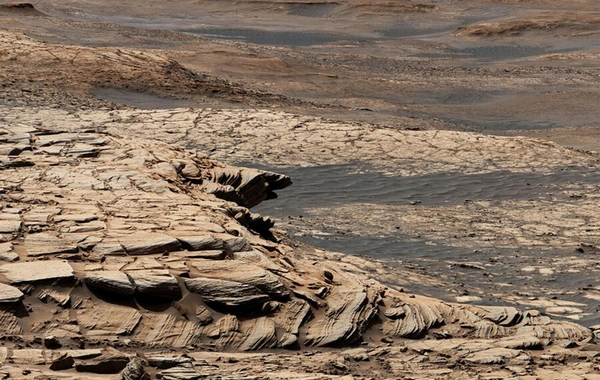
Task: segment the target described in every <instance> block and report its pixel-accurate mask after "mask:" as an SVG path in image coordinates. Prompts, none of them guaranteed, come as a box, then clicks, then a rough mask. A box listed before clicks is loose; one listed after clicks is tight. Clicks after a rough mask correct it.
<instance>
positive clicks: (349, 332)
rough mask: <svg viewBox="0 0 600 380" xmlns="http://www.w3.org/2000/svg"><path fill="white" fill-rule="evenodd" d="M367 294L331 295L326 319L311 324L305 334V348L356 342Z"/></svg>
mask: <svg viewBox="0 0 600 380" xmlns="http://www.w3.org/2000/svg"><path fill="white" fill-rule="evenodd" d="M367 303H368V299H367V293H366V292H365V291H362V290H357V291H345V292H336V293H332V295H331V296H329V298H328V302H327V310H326V311H325V313H326V315H327V318H324V319H319V320H318V321H316V322H315V323H313V324H312V325H311V326H310V327H309V328H308V331H307V333H306V339H305V341H304V343H305V344H306V345H307V346H328V345H342V344H349V343H353V342H355V341H357V340H358V339H359V338H360V334H361V333H362V331H361V329H362V325H363V324H364V323H368V321H365V320H360V317H361V314H362V312H363V311H364V309H365V308H366V307H367Z"/></svg>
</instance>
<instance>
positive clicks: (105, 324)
mask: <svg viewBox="0 0 600 380" xmlns="http://www.w3.org/2000/svg"><path fill="white" fill-rule="evenodd" d="M141 318H142V316H141V314H140V313H139V312H138V311H137V310H136V309H134V308H131V307H126V306H117V305H111V304H98V305H97V306H94V305H92V304H90V303H85V304H84V305H82V306H80V308H79V309H78V310H77V320H78V322H79V325H80V326H81V327H83V328H85V329H86V330H88V331H87V335H88V336H109V337H110V336H118V335H131V333H132V332H133V330H134V329H135V327H136V326H137V325H138V323H139V322H140V320H141Z"/></svg>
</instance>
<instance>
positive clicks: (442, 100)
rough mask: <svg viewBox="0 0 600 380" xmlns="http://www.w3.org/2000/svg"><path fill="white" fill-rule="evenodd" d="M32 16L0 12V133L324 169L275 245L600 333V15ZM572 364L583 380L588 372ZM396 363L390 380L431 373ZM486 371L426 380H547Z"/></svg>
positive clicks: (186, 5) (552, 5)
mask: <svg viewBox="0 0 600 380" xmlns="http://www.w3.org/2000/svg"><path fill="white" fill-rule="evenodd" d="M34 5H35V9H33V8H29V7H17V6H6V5H5V6H2V7H0V26H1V28H2V29H1V30H0V64H1V69H0V86H2V87H1V88H0V121H1V122H3V123H6V124H7V125H10V126H15V125H24V126H29V127H38V128H42V129H47V130H52V131H55V132H58V131H82V130H88V131H95V132H109V133H112V134H115V135H118V136H128V137H130V138H131V137H140V136H143V137H146V138H154V139H159V140H161V141H164V142H167V143H170V144H172V145H173V146H177V147H181V148H187V149H193V150H198V151H199V152H200V153H202V154H206V155H208V156H209V157H211V158H214V159H218V160H220V161H223V162H227V163H231V164H240V163H242V164H245V165H260V166H263V167H275V168H280V169H281V170H282V171H284V172H285V171H286V170H290V171H291V172H294V170H296V168H297V167H300V166H302V167H314V168H316V169H315V170H317V171H318V170H321V171H320V172H317V173H320V175H321V176H322V178H321V179H319V178H318V176H316V180H315V179H314V178H315V176H314V175H313V177H312V178H313V179H312V180H311V179H310V178H311V177H310V176H306V177H302V176H303V175H305V174H303V173H304V172H300V171H296V172H294V173H297V175H298V177H296V178H294V177H293V178H292V179H293V180H294V181H299V183H298V185H297V186H298V188H299V190H298V192H297V193H293V192H291V193H289V194H290V196H289V197H290V198H285V197H286V192H285V191H284V192H282V193H281V194H280V195H281V198H280V200H281V203H273V208H271V209H269V208H268V207H267V208H265V209H264V211H262V210H263V209H262V208H261V212H267V213H276V214H278V215H277V216H278V218H279V219H278V223H279V224H278V226H277V228H283V229H285V230H287V231H289V232H291V233H292V234H296V235H297V237H298V238H304V240H305V241H311V242H312V241H314V242H315V243H317V244H319V242H321V243H322V244H321V246H322V247H323V248H325V249H328V250H343V249H342V248H344V247H346V248H347V247H349V246H352V245H355V246H356V247H358V246H359V245H360V244H359V243H358V242H360V241H361V240H360V239H361V238H368V239H370V240H368V241H369V242H370V243H369V244H371V246H370V247H369V246H368V245H367V248H366V249H364V250H358V249H356V247H354V248H355V249H354V250H352V249H349V250H348V252H351V253H361V254H363V255H367V256H371V258H373V257H374V258H377V259H379V260H382V261H381V262H379V263H370V262H368V261H365V262H364V264H363V265H364V266H366V267H369V266H370V265H373V267H371V270H372V273H376V275H375V274H374V275H373V276H374V277H376V278H377V279H379V280H381V281H383V282H385V283H386V284H391V285H394V286H396V287H404V288H406V289H409V290H413V291H421V292H425V293H426V294H429V295H435V296H436V297H441V298H443V299H446V300H449V301H458V302H462V303H467V304H469V303H473V304H477V303H491V304H511V305H514V306H516V307H520V308H536V309H539V310H541V311H542V312H543V313H547V314H549V315H552V316H554V317H559V318H569V319H571V320H579V321H581V322H582V323H585V324H586V325H587V326H590V325H593V324H597V323H598V310H597V306H596V305H597V300H598V298H599V295H598V294H600V293H599V290H598V289H600V284H599V283H598V280H597V270H598V261H597V260H596V252H597V248H596V246H597V245H598V244H599V243H598V234H597V231H598V226H597V223H596V220H597V219H598V216H599V214H600V212H599V211H600V210H598V207H597V202H596V198H597V196H596V193H597V189H598V186H599V185H600V182H599V181H598V178H597V176H596V173H597V171H598V164H599V158H600V156H598V154H597V153H596V151H598V150H599V149H600V148H599V145H598V144H599V143H600V134H599V133H598V128H599V127H600V125H599V124H598V120H600V117H599V116H600V113H599V112H600V111H598V110H599V108H598V104H599V100H600V93H599V92H598V91H599V88H600V86H599V85H598V84H599V83H598V82H599V80H600V70H599V63H598V57H599V56H600V46H599V44H598V34H600V13H599V12H598V7H597V4H595V2H594V1H579V2H577V4H576V5H573V4H567V3H565V2H560V1H533V2H526V3H522V2H512V1H509V2H496V1H489V2H486V1H470V2H453V1H440V2H435V3H431V4H429V3H427V4H425V3H424V4H419V3H412V2H384V1H373V2H363V1H347V2H323V3H319V2H287V1H269V2H253V1H243V2H235V3H234V2H231V3H229V2H223V1H202V2H186V1H177V2H169V3H168V4H166V3H163V2H147V3H145V5H144V7H140V6H139V4H138V3H137V2H133V1H130V2H128V1H125V2H120V3H119V5H118V6H115V4H107V3H105V2H95V1H77V2H70V1H58V2H57V1H53V2H45V1H39V2H36V3H35V4H34ZM215 35H221V36H225V37H227V38H229V39H219V38H217V39H215V38H211V36H212V37H214V36H215ZM232 38H233V39H232ZM130 106H136V107H138V109H135V108H131V107H130ZM176 107H183V108H177V109H176ZM139 108H142V109H139ZM523 136H525V137H523ZM572 148H575V149H572ZM327 165H335V166H327ZM348 165H350V170H349V171H348V168H347V166H348ZM346 171H348V175H347V176H346V177H344V176H343V175H340V173H342V174H344V173H346ZM360 174H364V175H363V176H362V177H361V176H360ZM369 175H371V177H369ZM378 175H379V177H378ZM444 176H446V177H444ZM327 177H331V178H335V180H332V181H329V182H327V181H324V180H323V179H325V178H327ZM382 178H383V179H382ZM444 178H446V179H448V178H453V179H452V180H445V179H444ZM456 178H458V180H457V179H456ZM303 181H306V182H303ZM310 181H313V182H310ZM361 181H362V182H361ZM411 181H412V182H411ZM552 181H554V182H552ZM524 182H526V184H525V183H524ZM411 185H414V186H421V187H418V189H419V190H418V191H413V192H412V193H407V194H408V195H407V194H404V193H394V191H399V190H397V189H396V187H397V186H398V187H408V188H410V187H411ZM528 186H529V188H528ZM531 187H535V190H531ZM352 189H356V190H352ZM290 191H292V190H290ZM292 194H294V195H292ZM448 194H450V195H448ZM292 197H297V198H292ZM378 197H379V198H381V200H380V199H378ZM394 197H396V198H394ZM384 199H385V200H384ZM294 200H295V201H294ZM330 200H334V202H333V203H328V202H329V201H330ZM442 200H444V201H442ZM302 202H304V203H302ZM444 202H446V203H444ZM267 204H268V203H267ZM286 210H293V212H291V211H286ZM299 214H302V215H303V217H300V216H299ZM348 236H350V237H351V238H352V239H354V238H356V239H355V240H352V239H350V240H344V239H346V238H347V237H348ZM307 237H309V238H310V239H308V240H307V239H306V238H307ZM378 238H379V239H380V240H381V241H386V239H388V240H389V239H392V240H394V244H395V245H402V244H406V250H405V251H404V252H403V251H402V250H400V251H401V252H402V256H401V257H398V256H396V257H394V256H393V255H392V254H390V245H385V244H383V243H381V245H377V244H378V243H372V242H375V241H377V239H378ZM311 239H312V240H311ZM336 241H342V242H345V243H344V244H345V245H344V244H342V245H335V242H336ZM354 242H356V243H354ZM403 242H404V243H403ZM415 242H416V243H415ZM290 244H297V243H290ZM361 244H362V243H361ZM411 244H412V245H411ZM432 246H435V247H437V248H435V250H428V248H427V247H432ZM338 247H340V248H338ZM411 247H412V248H411ZM414 247H420V248H414ZM423 247H424V248H423ZM443 251H447V253H445V254H441V255H438V253H436V252H443ZM407 252H409V253H407ZM410 252H412V253H410ZM414 252H420V253H417V254H414ZM434 253H435V255H438V256H437V259H436V257H435V255H434ZM319 254H320V253H319V252H317V253H316V255H317V256H318V255H319ZM327 255H329V256H330V257H332V258H333V259H334V261H335V260H342V261H343V260H344V256H337V254H331V253H327ZM432 256H433V257H432ZM352 265H356V263H353V264H352ZM359 266H360V265H359ZM399 266H400V267H399ZM346 269H349V268H346ZM349 270H351V269H349ZM406 279H410V280H406ZM413 279H414V281H413ZM416 283H417V284H419V285H415V284H416ZM421 285H422V286H421ZM438 348H439V349H440V350H441V351H440V353H439V355H440V356H442V357H443V356H444V355H447V352H445V351H444V350H447V349H450V350H451V349H452V348H447V347H442V346H441V347H438ZM438 348H435V349H433V348H431V347H428V348H426V349H424V350H423V349H422V348H419V349H416V350H415V352H425V353H427V352H429V351H430V350H433V351H435V350H436V349H438ZM419 350H421V351H419ZM411 352H412V351H411ZM394 353H395V354H396V352H395V351H394ZM398 354H400V353H398ZM553 355H554V354H553ZM575 356H576V355H575ZM400 357H403V356H402V355H401V354H400ZM553 358H554V359H553V360H555V359H556V356H553ZM413 359H414V360H415V362H416V363H419V362H421V360H424V361H427V360H429V359H424V358H421V357H418V356H417V357H414V358H412V359H410V360H413ZM571 359H573V360H574V362H575V363H576V364H573V363H574V362H573V361H571ZM571 359H569V360H567V361H565V363H566V362H569V363H570V364H569V368H575V367H577V368H578V371H579V370H580V369H581V371H579V373H580V374H581V377H580V378H591V377H590V375H589V373H591V372H593V371H595V369H594V368H593V364H591V363H592V362H593V360H594V359H593V358H590V357H585V358H584V357H583V356H582V355H580V356H579V357H578V358H577V359H574V357H571ZM207 360H208V359H207ZM244 360H245V359H244ZM249 360H250V359H249ZM251 360H254V359H251ZM258 360H267V359H263V357H260V358H259V359H258ZM268 360H271V359H268ZM275 360H280V359H275ZM319 360H320V359H319ZM323 360H329V359H323ZM352 360H354V359H352ZM402 360H404V359H400V362H402ZM503 360H505V359H503ZM537 360H542V359H536V360H534V361H537ZM544 360H545V359H544ZM548 360H549V359H548ZM577 360H580V361H579V362H577ZM354 361H355V362H357V363H358V362H360V361H359V360H354ZM318 362H319V361H318ZM517 362H518V360H517ZM319 363H321V364H322V361H321V362H319ZM353 363H354V362H353ZM402 363H403V364H398V363H396V364H397V365H398V366H399V367H394V366H392V367H393V368H394V369H393V370H389V371H391V372H390V373H396V374H399V373H402V374H403V375H407V376H411V375H412V376H415V377H418V376H419V375H418V373H417V372H419V371H421V370H422V369H423V367H422V366H421V367H419V366H417V367H413V366H412V365H408V364H406V362H402ZM436 363H437V362H436ZM440 363H441V362H440ZM523 363H525V362H522V363H520V364H523ZM321 364H319V365H321ZM342 364H343V363H342ZM480 364H481V363H478V364H476V365H475V366H474V367H473V368H469V369H468V371H466V372H457V371H455V370H454V368H455V367H452V366H451V365H450V366H449V368H450V370H448V367H446V369H441V370H440V369H439V367H437V364H435V365H434V366H433V367H432V368H430V369H431V371H433V372H427V375H425V376H430V377H432V376H433V377H454V378H460V377H464V376H476V375H479V376H480V377H482V378H485V376H487V375H484V374H483V372H489V376H488V377H489V378H501V377H506V376H521V377H522V378H525V376H528V375H535V376H538V378H550V377H549V376H551V375H550V374H548V373H545V372H544V371H543V370H542V369H541V368H542V367H541V366H540V367H536V369H535V371H530V370H528V369H527V368H528V367H527V366H525V367H523V368H517V367H518V366H519V365H520V364H519V363H517V364H515V365H516V366H517V367H514V368H513V367H510V368H509V370H510V373H509V372H506V371H505V369H503V368H502V369H501V370H499V369H498V368H491V369H490V368H487V367H480ZM513 364H514V363H513ZM469 365H471V364H469ZM594 365H595V364H594ZM385 366H389V364H385ZM385 366H384V367H382V368H383V370H382V371H383V372H382V373H383V374H382V375H381V376H383V377H385V372H386V369H385V368H389V367H385ZM443 366H446V363H444V364H443ZM400 367H402V370H400V369H399V368H400ZM579 367H581V368H579ZM583 367H585V368H584V369H582V368H583ZM333 368H334V369H332V371H334V372H335V371H338V372H339V371H341V372H340V374H346V373H354V374H356V375H360V376H368V374H369V372H368V371H371V368H370V367H369V366H368V365H366V364H365V363H360V364H357V365H354V364H353V365H352V366H351V368H348V366H347V365H346V364H343V365H338V366H336V365H334V367H333ZM340 368H341V369H340ZM344 368H345V369H344ZM549 368H550V369H549V371H551V372H552V371H558V372H561V371H562V370H563V369H565V368H566V366H564V365H563V364H560V363H558V364H557V363H556V361H555V362H552V364H551V365H550V366H549ZM305 369H306V368H305ZM19 370H20V369H19V368H17V369H16V371H19ZM438 370H439V371H441V372H435V371H438ZM399 371H400V372H399ZM13 372H14V371H13ZM302 372H303V370H299V373H302ZM304 372H310V371H309V370H308V369H306V371H304ZM575 372H577V371H574V372H573V376H579V375H576V374H575ZM584 373H587V374H585V375H584ZM388 374H389V373H388ZM321 375H322V374H321ZM321 375H318V376H321ZM265 376H266V375H265ZM281 376H282V377H283V376H284V375H281ZM286 376H287V375H286ZM377 376H379V375H377ZM561 376H562V375H561ZM574 378H577V377H574Z"/></svg>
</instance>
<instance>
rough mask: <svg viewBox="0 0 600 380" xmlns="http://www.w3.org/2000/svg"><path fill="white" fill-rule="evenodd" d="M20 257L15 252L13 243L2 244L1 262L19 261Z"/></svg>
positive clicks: (0, 251) (0, 248)
mask: <svg viewBox="0 0 600 380" xmlns="http://www.w3.org/2000/svg"><path fill="white" fill-rule="evenodd" d="M17 260H19V255H17V253H16V252H15V251H13V245H12V244H11V243H0V261H7V262H11V261H17Z"/></svg>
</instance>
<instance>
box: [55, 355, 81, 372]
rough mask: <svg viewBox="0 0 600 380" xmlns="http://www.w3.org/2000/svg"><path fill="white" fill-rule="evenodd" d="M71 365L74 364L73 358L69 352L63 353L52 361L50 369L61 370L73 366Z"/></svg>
mask: <svg viewBox="0 0 600 380" xmlns="http://www.w3.org/2000/svg"><path fill="white" fill-rule="evenodd" d="M73 365H75V359H73V357H72V356H71V355H69V354H63V355H62V356H60V357H59V358H57V359H54V360H53V361H52V363H51V364H50V369H51V370H53V371H63V370H65V369H69V368H73Z"/></svg>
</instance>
